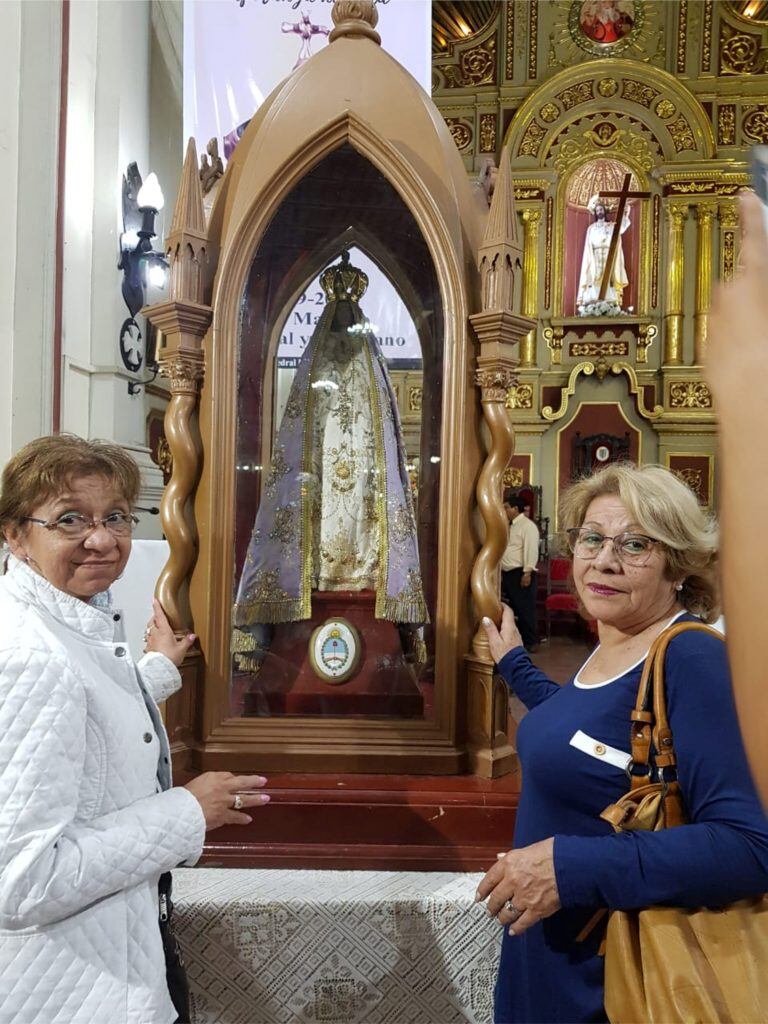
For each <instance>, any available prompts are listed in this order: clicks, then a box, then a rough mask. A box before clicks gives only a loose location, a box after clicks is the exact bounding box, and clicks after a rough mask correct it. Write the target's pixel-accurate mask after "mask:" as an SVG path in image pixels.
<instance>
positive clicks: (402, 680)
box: [233, 590, 424, 718]
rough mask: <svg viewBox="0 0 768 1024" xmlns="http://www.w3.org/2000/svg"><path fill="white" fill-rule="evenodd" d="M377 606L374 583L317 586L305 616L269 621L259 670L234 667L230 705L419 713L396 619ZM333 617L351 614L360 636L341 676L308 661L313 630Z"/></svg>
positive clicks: (258, 709)
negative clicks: (322, 673)
mask: <svg viewBox="0 0 768 1024" xmlns="http://www.w3.org/2000/svg"><path fill="white" fill-rule="evenodd" d="M375 606H376V595H375V593H374V592H373V591H372V590H362V591H346V590H344V591H315V592H314V593H313V594H312V617H311V618H310V619H306V620H305V621H302V622H288V623H283V624H280V625H277V626H275V627H274V633H273V637H272V641H271V643H270V646H269V652H268V654H267V655H266V656H265V658H264V661H263V663H262V667H261V671H260V672H259V673H258V675H256V676H252V677H248V676H247V675H246V674H244V673H237V672H236V673H235V676H234V678H233V684H234V685H233V691H234V695H235V696H234V706H235V708H238V707H241V708H242V714H243V715H245V716H252V715H325V716H329V717H337V716H351V717H361V716H363V717H367V716H370V715H383V716H385V717H392V718H421V717H422V716H423V715H424V697H423V695H422V693H421V691H420V690H419V687H418V685H417V684H416V673H415V670H414V667H413V666H412V665H410V664H408V662H407V660H406V657H405V655H404V653H403V649H402V643H401V640H400V634H399V632H398V629H397V626H396V625H395V624H394V622H389V621H387V620H386V619H377V618H376V614H375ZM331 618H341V619H345V620H346V621H348V622H350V623H351V624H352V625H353V626H355V627H356V629H357V630H358V633H359V636H360V643H361V648H362V656H361V664H360V667H359V669H358V671H357V672H356V673H355V674H354V675H353V676H352V678H351V679H349V680H347V681H346V682H343V683H329V682H327V681H324V680H322V679H320V678H319V677H318V675H317V673H316V672H315V671H314V669H313V668H312V665H311V663H310V657H309V645H310V638H311V636H312V633H313V632H314V630H315V629H316V628H317V627H318V626H320V625H322V623H324V622H326V621H327V620H328V619H331ZM241 695H242V696H241ZM234 713H237V711H235V712H234Z"/></svg>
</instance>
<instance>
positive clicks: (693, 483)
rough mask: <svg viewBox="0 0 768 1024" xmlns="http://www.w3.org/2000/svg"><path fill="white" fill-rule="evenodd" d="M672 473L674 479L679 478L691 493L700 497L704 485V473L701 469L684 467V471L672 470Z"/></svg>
mask: <svg viewBox="0 0 768 1024" xmlns="http://www.w3.org/2000/svg"><path fill="white" fill-rule="evenodd" d="M672 472H673V473H674V474H675V476H676V477H679V478H680V480H682V481H683V483H684V484H687V486H688V487H690V488H691V490H692V491H694V492H695V493H696V495H698V496H699V497H701V492H702V490H703V485H704V471H703V470H701V469H693V467H686V468H685V469H673V470H672Z"/></svg>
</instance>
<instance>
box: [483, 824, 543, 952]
mask: <svg viewBox="0 0 768 1024" xmlns="http://www.w3.org/2000/svg"><path fill="white" fill-rule="evenodd" d="M554 846H555V841H554V839H543V840H542V841H541V842H539V843H533V844H532V845H531V846H524V847H523V848H522V849H521V850H510V851H509V853H500V854H499V855H498V859H497V861H496V863H495V864H494V865H493V867H492V868H491V869H490V871H488V872H487V873H486V875H485V878H484V879H483V880H482V882H481V883H480V885H479V886H478V889H477V895H476V896H475V899H476V901H477V902H480V901H481V900H484V899H487V900H488V913H489V914H490V915H491V916H492V917H496V918H498V920H499V923H500V924H503V925H504V926H505V927H506V926H509V934H510V935H520V934H522V932H524V931H526V930H527V929H528V928H530V927H531V925H533V924H536V922H537V921H541V920H543V918H545V917H549V916H550V915H551V914H554V913H555V911H557V910H559V909H560V894H559V892H558V891H557V879H556V877H555V858H554Z"/></svg>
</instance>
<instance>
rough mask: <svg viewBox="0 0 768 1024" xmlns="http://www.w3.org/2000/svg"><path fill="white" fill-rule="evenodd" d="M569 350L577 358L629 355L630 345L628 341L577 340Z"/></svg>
mask: <svg viewBox="0 0 768 1024" xmlns="http://www.w3.org/2000/svg"><path fill="white" fill-rule="evenodd" d="M569 352H570V354H571V355H572V356H575V357H577V358H579V357H582V356H627V355H629V345H628V343H627V342H626V341H575V342H574V343H573V344H572V345H571V346H570V347H569Z"/></svg>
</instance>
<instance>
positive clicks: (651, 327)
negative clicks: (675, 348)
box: [637, 324, 659, 363]
mask: <svg viewBox="0 0 768 1024" xmlns="http://www.w3.org/2000/svg"><path fill="white" fill-rule="evenodd" d="M658 333H659V329H658V327H657V326H656V324H641V325H640V328H639V330H638V332H637V335H638V336H637V361H638V363H647V362H648V349H649V348H650V347H651V345H652V344H653V341H654V338H655V337H656V335H657V334H658Z"/></svg>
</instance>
